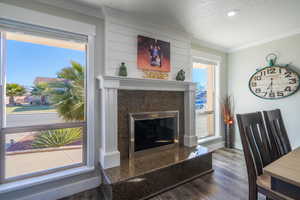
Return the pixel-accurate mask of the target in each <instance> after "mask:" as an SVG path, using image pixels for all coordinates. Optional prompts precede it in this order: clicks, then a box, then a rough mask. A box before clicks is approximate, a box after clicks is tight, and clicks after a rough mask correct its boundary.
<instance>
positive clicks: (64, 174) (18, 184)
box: [0, 166, 95, 194]
mask: <svg viewBox="0 0 300 200" xmlns="http://www.w3.org/2000/svg"><path fill="white" fill-rule="evenodd" d="M94 169H95V168H94V167H87V166H83V167H77V168H73V169H68V170H64V171H60V172H56V173H52V174H47V175H43V176H39V177H34V178H28V179H24V180H21V181H15V182H11V183H4V184H1V185H0V194H3V193H7V192H12V191H16V190H20V189H25V188H29V187H32V186H35V185H40V184H43V183H48V182H52V181H56V180H61V179H64V178H68V177H71V176H76V175H79V174H84V173H88V172H91V171H93V170H94Z"/></svg>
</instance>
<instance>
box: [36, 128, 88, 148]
mask: <svg viewBox="0 0 300 200" xmlns="http://www.w3.org/2000/svg"><path fill="white" fill-rule="evenodd" d="M81 139H82V128H65V129H56V130H47V131H41V132H40V134H39V135H38V136H37V137H36V138H35V140H34V141H33V143H32V147H33V148H49V147H61V146H65V145H68V144H71V143H74V142H76V141H80V140H81Z"/></svg>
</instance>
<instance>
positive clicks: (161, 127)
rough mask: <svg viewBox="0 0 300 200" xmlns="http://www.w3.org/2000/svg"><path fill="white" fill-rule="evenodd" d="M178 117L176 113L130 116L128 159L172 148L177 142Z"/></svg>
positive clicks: (136, 114)
mask: <svg viewBox="0 0 300 200" xmlns="http://www.w3.org/2000/svg"><path fill="white" fill-rule="evenodd" d="M178 115H179V113H178V111H167V112H151V113H133V114H130V147H129V152H130V153H129V155H130V157H132V156H133V155H134V154H136V153H140V152H144V153H145V152H149V151H155V150H158V149H162V148H170V147H172V146H174V144H175V143H177V142H178V141H177V138H178Z"/></svg>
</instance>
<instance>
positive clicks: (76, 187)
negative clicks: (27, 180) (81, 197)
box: [16, 176, 101, 200]
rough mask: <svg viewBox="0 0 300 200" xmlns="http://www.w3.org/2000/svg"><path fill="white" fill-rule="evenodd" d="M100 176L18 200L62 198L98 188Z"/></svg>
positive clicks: (53, 199) (52, 199)
mask: <svg viewBox="0 0 300 200" xmlns="http://www.w3.org/2000/svg"><path fill="white" fill-rule="evenodd" d="M100 179H101V178H100V177H98V176H97V177H93V178H89V179H85V180H82V181H79V182H75V183H71V184H68V185H64V186H61V187H58V188H53V189H50V190H45V191H42V192H40V193H36V194H33V195H30V196H26V197H21V198H19V199H16V200H41V199H43V200H55V199H61V198H64V197H66V196H71V195H74V194H77V193H80V192H83V191H86V190H90V189H93V188H96V187H98V186H99V185H100V183H101V180H100Z"/></svg>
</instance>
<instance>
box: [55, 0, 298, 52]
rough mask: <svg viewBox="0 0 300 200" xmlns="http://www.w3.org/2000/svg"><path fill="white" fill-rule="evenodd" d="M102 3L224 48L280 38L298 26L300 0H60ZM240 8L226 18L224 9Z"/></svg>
mask: <svg viewBox="0 0 300 200" xmlns="http://www.w3.org/2000/svg"><path fill="white" fill-rule="evenodd" d="M61 1H68V2H70V1H73V2H77V3H78V4H81V5H86V6H90V7H101V6H103V5H105V6H109V7H112V8H116V9H120V10H123V11H127V12H132V13H135V14H136V15H141V16H142V15H143V16H147V18H149V19H150V20H151V21H157V22H159V23H170V24H172V26H174V27H180V28H182V29H184V30H185V31H186V32H188V33H190V34H191V35H192V36H193V37H194V38H196V39H198V40H200V41H204V42H207V43H211V44H215V45H217V46H220V47H223V48H226V49H235V48H239V47H241V46H245V45H248V44H251V43H256V42H259V41H263V40H268V39H271V38H276V37H280V36H282V35H286V34H289V33H291V32H295V31H298V30H299V29H300V11H299V10H300V0H61ZM233 9H237V10H240V12H239V13H238V15H236V16H234V17H228V16H227V12H228V11H230V10H233Z"/></svg>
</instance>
